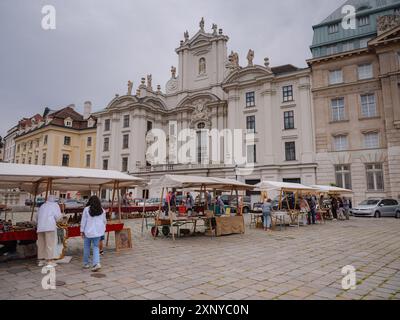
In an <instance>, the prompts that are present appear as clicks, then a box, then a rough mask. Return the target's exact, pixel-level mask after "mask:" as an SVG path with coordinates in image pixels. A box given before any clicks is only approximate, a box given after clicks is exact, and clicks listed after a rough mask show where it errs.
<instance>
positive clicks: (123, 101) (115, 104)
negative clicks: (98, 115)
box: [106, 95, 139, 109]
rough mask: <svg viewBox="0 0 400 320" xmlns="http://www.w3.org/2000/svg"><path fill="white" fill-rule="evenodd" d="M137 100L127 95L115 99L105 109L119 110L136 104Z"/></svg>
mask: <svg viewBox="0 0 400 320" xmlns="http://www.w3.org/2000/svg"><path fill="white" fill-rule="evenodd" d="M138 101H139V100H138V99H137V98H136V97H135V96H131V95H129V96H128V95H127V96H123V97H115V98H114V99H113V100H112V101H111V102H110V103H109V105H108V106H107V108H106V109H119V108H124V107H127V106H129V105H131V104H133V103H137V102H138Z"/></svg>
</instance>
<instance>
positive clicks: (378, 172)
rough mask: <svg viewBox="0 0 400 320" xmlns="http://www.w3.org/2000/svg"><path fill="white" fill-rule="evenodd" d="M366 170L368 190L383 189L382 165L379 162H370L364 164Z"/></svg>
mask: <svg viewBox="0 0 400 320" xmlns="http://www.w3.org/2000/svg"><path fill="white" fill-rule="evenodd" d="M365 168H366V171H367V189H368V191H383V190H384V179H383V165H382V164H381V163H371V164H367V165H366V166H365Z"/></svg>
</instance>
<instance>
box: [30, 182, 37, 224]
mask: <svg viewBox="0 0 400 320" xmlns="http://www.w3.org/2000/svg"><path fill="white" fill-rule="evenodd" d="M37 193H38V183H36V185H35V191H34V196H33V202H32V213H31V221H33V213H34V212H35V207H36V197H37Z"/></svg>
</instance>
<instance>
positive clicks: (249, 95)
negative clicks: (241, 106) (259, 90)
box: [246, 91, 256, 108]
mask: <svg viewBox="0 0 400 320" xmlns="http://www.w3.org/2000/svg"><path fill="white" fill-rule="evenodd" d="M255 105H256V93H255V92H254V91H252V92H246V108H250V107H255Z"/></svg>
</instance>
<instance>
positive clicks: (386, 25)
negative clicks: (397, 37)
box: [377, 14, 400, 36]
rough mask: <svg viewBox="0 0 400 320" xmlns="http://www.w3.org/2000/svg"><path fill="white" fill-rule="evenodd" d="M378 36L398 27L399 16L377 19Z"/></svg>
mask: <svg viewBox="0 0 400 320" xmlns="http://www.w3.org/2000/svg"><path fill="white" fill-rule="evenodd" d="M377 25H378V26H377V28H378V36H379V35H381V34H382V33H385V32H387V31H389V30H391V29H393V28H395V27H398V26H400V15H394V14H393V15H386V16H382V17H378V19H377Z"/></svg>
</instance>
